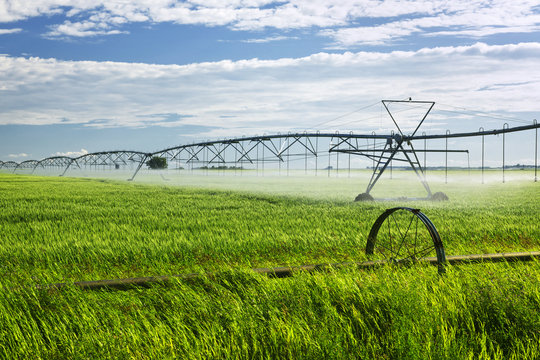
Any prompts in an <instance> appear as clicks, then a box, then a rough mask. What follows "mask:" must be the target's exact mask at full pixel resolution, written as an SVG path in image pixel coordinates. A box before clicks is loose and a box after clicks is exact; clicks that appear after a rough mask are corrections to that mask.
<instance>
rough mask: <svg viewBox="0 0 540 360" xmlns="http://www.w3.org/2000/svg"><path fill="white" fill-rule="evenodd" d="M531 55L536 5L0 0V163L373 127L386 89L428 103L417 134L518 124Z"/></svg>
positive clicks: (539, 106)
mask: <svg viewBox="0 0 540 360" xmlns="http://www.w3.org/2000/svg"><path fill="white" fill-rule="evenodd" d="M539 64H540V4H539V3H538V1H527V0H522V1H511V2H510V1H482V0H480V1H470V0H469V1H461V0H457V1H451V2H448V1H437V0H435V1H397V0H396V1H376V0H361V1H347V0H342V1H320V0H310V1H309V0H297V1H267V0H199V1H196V0H193V1H173V0H154V1H150V0H138V1H131V2H129V1H116V0H108V1H97V0H93V1H89V0H34V1H6V0H3V1H0V68H1V71H0V159H1V160H4V161H7V160H14V161H23V160H28V159H41V158H44V157H47V156H51V155H56V154H77V153H81V152H84V151H101V150H113V149H133V150H143V151H153V150H159V149H161V148H165V147H169V146H173V145H178V144H182V143H186V142H192V141H198V140H205V139H214V138H224V137H233V136H242V135H254V134H263V133H275V132H287V131H303V130H329V131H336V130H339V131H354V132H371V131H373V130H375V131H377V132H379V133H381V132H386V131H390V130H391V122H389V119H387V118H386V119H384V118H383V117H382V116H381V111H380V110H381V107H380V103H378V102H379V101H380V100H381V99H388V98H390V99H403V98H407V97H413V98H414V99H417V100H433V101H435V102H437V105H436V107H435V109H434V111H433V115H432V116H431V117H430V118H429V119H430V120H429V122H428V123H426V127H425V128H424V129H423V130H424V131H426V132H428V133H438V132H441V131H442V132H444V131H445V130H446V129H451V131H452V132H457V131H467V130H476V129H478V127H480V126H483V127H484V128H486V129H487V128H496V127H502V125H503V123H504V122H509V124H510V125H511V126H516V125H522V124H525V123H527V122H532V119H534V118H538V117H539V116H540V115H539V113H540V101H538V100H539V99H538V94H540V66H539ZM369 105H373V106H369ZM366 107H367V108H366ZM358 109H363V110H362V111H356V110H358ZM458 110H459V111H458ZM344 114H349V115H347V116H344V117H342V115H344ZM486 114H489V115H486ZM417 116H418V114H416V113H414V111H413V112H412V113H411V112H409V113H407V112H405V113H404V117H403V118H402V119H400V121H403V122H404V124H409V125H410V126H412V124H413V123H414V121H415V119H416V118H417ZM405 127H407V125H405ZM521 145H522V143H521V142H517V141H516V142H515V146H516V147H519V146H521ZM531 155H532V154H531ZM530 158H531V156H527V157H525V158H521V159H515V160H516V162H517V161H519V160H521V161H522V162H524V161H528V160H530Z"/></svg>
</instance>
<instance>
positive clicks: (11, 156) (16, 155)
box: [7, 153, 30, 159]
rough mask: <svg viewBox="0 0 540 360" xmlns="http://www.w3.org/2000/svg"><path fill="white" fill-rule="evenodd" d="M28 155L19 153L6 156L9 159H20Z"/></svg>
mask: <svg viewBox="0 0 540 360" xmlns="http://www.w3.org/2000/svg"><path fill="white" fill-rule="evenodd" d="M29 156H30V155H28V154H26V153H20V154H9V155H8V156H7V157H8V158H10V159H20V158H26V157H29Z"/></svg>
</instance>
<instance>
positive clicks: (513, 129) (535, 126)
mask: <svg viewBox="0 0 540 360" xmlns="http://www.w3.org/2000/svg"><path fill="white" fill-rule="evenodd" d="M538 128H540V124H532V125H524V126H516V127H508V128H504V129H496V130H485V131H475V132H466V133H453V134H438V135H419V136H414V137H409V136H404V137H403V139H404V140H405V141H413V140H423V139H446V138H459V137H471V136H484V135H498V134H505V133H511V132H516V131H525V130H532V129H538Z"/></svg>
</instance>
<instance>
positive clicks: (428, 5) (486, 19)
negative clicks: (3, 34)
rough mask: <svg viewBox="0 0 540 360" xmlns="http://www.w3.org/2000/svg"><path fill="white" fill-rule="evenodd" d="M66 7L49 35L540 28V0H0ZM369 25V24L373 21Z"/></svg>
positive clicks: (361, 34) (19, 15)
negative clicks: (175, 27)
mask: <svg viewBox="0 0 540 360" xmlns="http://www.w3.org/2000/svg"><path fill="white" fill-rule="evenodd" d="M52 14H63V15H64V16H65V17H66V19H65V20H64V21H63V22H62V23H61V24H55V25H53V26H52V27H51V30H50V32H49V33H48V34H46V36H48V37H60V38H63V37H66V36H67V37H85V36H97V35H111V34H119V33H123V32H125V30H124V29H123V28H122V27H123V26H124V25H126V24H128V23H138V22H148V23H159V22H173V23H177V24H191V25H194V24H195V25H203V26H228V27H229V28H231V29H233V30H244V31H254V30H263V29H267V28H273V29H278V30H289V29H305V28H313V27H314V28H317V29H320V30H322V31H321V32H320V34H321V35H323V36H327V37H330V38H331V39H333V41H334V42H335V43H334V44H333V46H334V47H336V46H337V47H349V46H358V45H362V44H370V45H379V44H387V43H389V42H393V41H397V40H400V39H403V38H404V37H407V36H410V35H412V34H419V35H432V36H435V35H436V36H448V35H454V36H472V37H477V38H478V37H483V36H489V35H492V34H499V33H516V32H519V33H530V32H538V31H539V28H540V9H539V7H538V1H537V0H519V1H511V2H509V1H506V0H490V1H483V0H473V1H470V0H455V1H446V0H434V1H427V0H416V1H400V0H386V1H377V0H339V1H338V0H333V1H329V0H289V1H267V0H261V1H255V0H251V1H250V0H223V1H216V0H207V1H205V0H187V1H175V0H134V1H128V2H126V1H124V0H107V1H105V0H98V1H95V0H38V1H32V2H28V1H26V2H7V3H6V2H3V3H0V22H13V21H17V20H22V19H27V18H31V17H36V16H43V15H52ZM367 24H369V25H367Z"/></svg>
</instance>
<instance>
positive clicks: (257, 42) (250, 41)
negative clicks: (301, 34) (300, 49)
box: [242, 35, 298, 44]
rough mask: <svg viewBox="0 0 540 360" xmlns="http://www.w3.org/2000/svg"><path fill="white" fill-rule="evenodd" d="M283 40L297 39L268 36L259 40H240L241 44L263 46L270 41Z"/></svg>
mask: <svg viewBox="0 0 540 360" xmlns="http://www.w3.org/2000/svg"><path fill="white" fill-rule="evenodd" d="M283 40H298V37H296V36H279V35H278V36H268V37H265V38H260V39H246V40H242V42H245V43H251V44H264V43H269V42H272V41H283Z"/></svg>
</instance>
